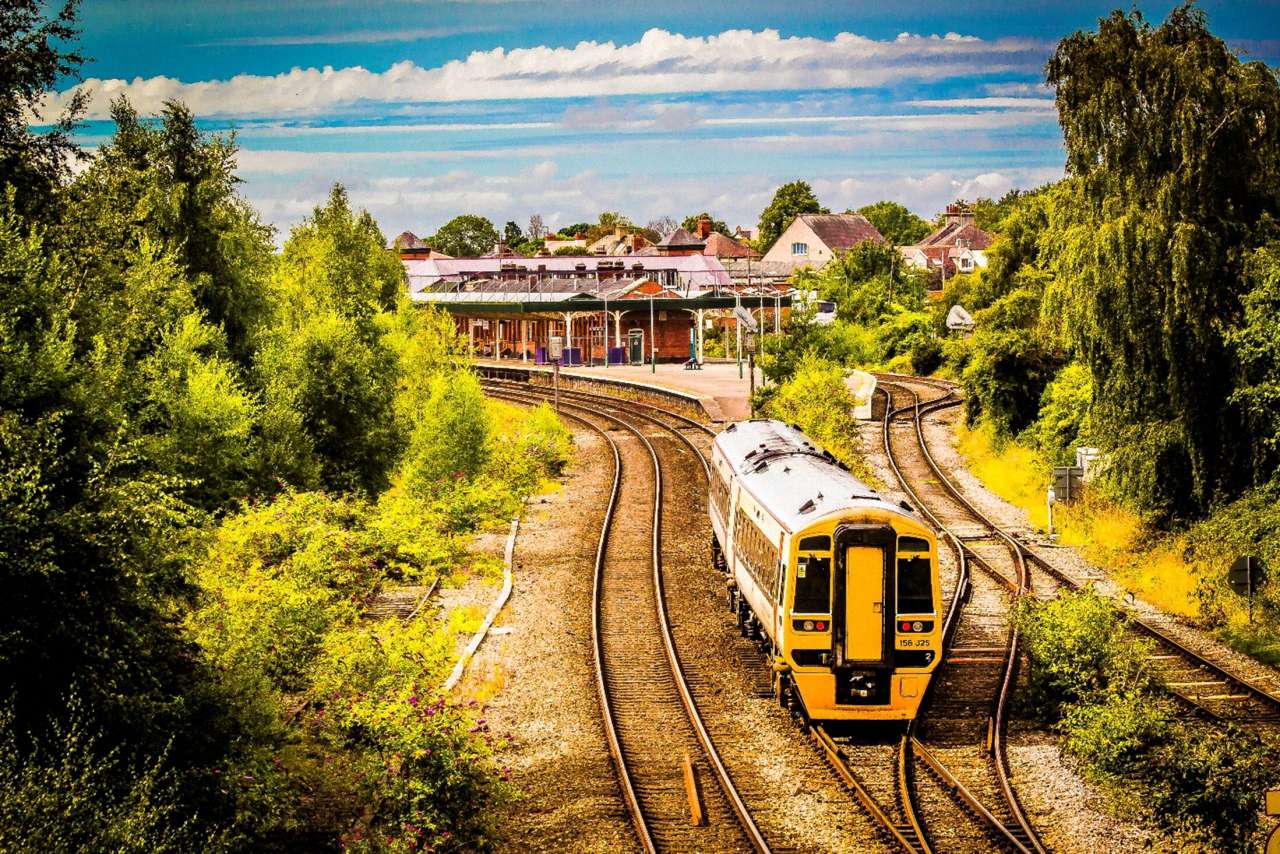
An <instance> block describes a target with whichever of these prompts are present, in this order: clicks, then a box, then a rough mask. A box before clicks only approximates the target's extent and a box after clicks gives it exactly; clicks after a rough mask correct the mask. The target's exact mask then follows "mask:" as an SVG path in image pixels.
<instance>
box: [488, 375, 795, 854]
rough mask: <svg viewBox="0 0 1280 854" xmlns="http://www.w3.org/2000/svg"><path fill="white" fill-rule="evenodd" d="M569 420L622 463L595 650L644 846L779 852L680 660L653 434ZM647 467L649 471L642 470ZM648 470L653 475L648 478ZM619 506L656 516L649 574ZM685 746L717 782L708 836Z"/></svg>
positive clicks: (608, 532)
mask: <svg viewBox="0 0 1280 854" xmlns="http://www.w3.org/2000/svg"><path fill="white" fill-rule="evenodd" d="M486 390H487V391H488V393H489V394H491V395H492V396H494V397H498V398H502V399H506V400H510V401H512V402H518V403H538V402H542V401H543V400H545V396H544V395H543V394H542V393H541V392H542V390H541V389H536V390H535V389H514V388H511V387H510V385H509V384H496V383H494V384H491V383H486ZM562 397H564V395H563V394H562ZM561 410H562V414H563V415H565V416H566V417H570V418H572V419H573V420H575V421H578V422H579V423H582V424H584V425H586V426H587V427H588V428H589V429H592V430H594V431H596V432H597V433H599V434H600V435H601V436H602V437H604V439H605V440H606V442H607V444H608V445H609V447H610V448H611V449H612V450H613V454H614V459H615V474H614V488H613V491H612V493H611V495H610V499H609V504H608V507H607V510H606V515H605V522H604V524H603V526H602V530H601V537H600V544H599V547H598V549H597V555H596V566H595V584H594V596H593V624H592V643H593V651H594V655H595V661H596V683H597V692H598V694H599V699H600V705H601V712H602V718H603V720H604V723H605V730H606V734H607V737H608V740H609V748H610V752H611V754H612V755H613V758H614V764H615V768H616V770H617V774H618V779H619V784H620V786H621V787H622V790H623V797H624V800H625V802H626V804H627V809H628V811H629V812H630V814H631V818H632V823H633V824H634V825H635V828H636V834H637V837H638V838H639V841H640V844H641V846H642V848H643V849H644V850H646V851H684V850H698V849H705V848H712V849H715V850H754V851H759V852H768V851H770V850H772V849H771V848H770V846H769V844H768V843H767V842H766V840H765V838H764V836H763V835H762V834H761V832H760V830H759V829H758V828H757V827H756V824H755V820H754V818H753V816H752V814H751V811H750V810H749V809H748V807H747V805H746V802H745V801H744V799H743V797H742V795H741V794H740V793H739V792H738V789H737V787H736V785H735V784H734V782H733V780H732V779H731V778H730V776H729V773H728V771H727V770H726V768H725V766H724V762H723V760H722V759H721V758H720V754H719V751H718V749H717V746H716V745H715V744H714V743H713V741H712V739H711V736H710V734H709V732H708V730H707V727H706V724H705V722H704V721H703V719H702V715H701V713H700V711H699V709H698V706H697V703H696V702H695V700H694V697H693V694H692V692H691V690H690V687H689V683H688V680H687V678H686V676H685V673H684V669H683V667H682V666H681V662H680V658H679V655H678V654H677V652H676V648H675V641H674V638H673V636H672V628H671V623H670V620H669V618H668V615H667V610H666V599H665V595H664V590H663V587H664V579H663V573H662V545H661V543H662V506H663V475H662V465H661V462H660V460H659V455H658V452H657V450H656V448H655V447H654V444H653V442H652V441H650V438H649V437H648V436H647V435H646V431H645V430H643V429H640V428H638V427H636V426H635V425H633V424H631V423H629V422H628V421H627V420H624V419H623V418H619V417H617V416H615V415H611V414H609V413H607V412H605V411H603V410H602V409H600V408H599V407H589V406H587V405H585V404H581V403H570V402H568V401H565V400H562V401H561ZM655 423H660V422H656V419H655ZM602 424H603V425H604V426H601V425H602ZM616 432H622V433H624V434H627V435H628V436H629V438H630V439H631V440H634V441H632V442H630V443H629V444H631V445H632V446H633V447H631V448H627V447H625V446H624V445H623V444H622V443H619V442H618V441H617V440H616V439H615V438H614V436H612V435H610V434H611V433H616ZM645 458H647V461H648V463H649V465H647V466H643V465H642V464H641V463H640V460H643V459H645ZM642 468H643V470H645V471H646V475H645V476H644V477H643V478H640V477H638V475H640V473H641V472H640V470H641V469H642ZM628 470H629V471H630V473H629V475H628V477H626V478H623V476H622V474H623V472H624V471H628ZM637 481H642V482H641V483H637ZM637 492H641V493H644V494H645V495H646V498H647V500H641V499H640V496H638V495H636V493H637ZM619 506H626V507H636V506H649V507H651V509H652V516H651V519H650V522H649V525H648V526H647V531H648V533H649V534H650V536H649V537H647V538H646V539H648V543H647V546H646V549H647V551H648V552H649V559H648V564H649V567H650V569H651V571H649V572H645V571H640V569H641V568H640V567H638V566H636V561H635V560H634V558H633V557H632V555H634V554H636V553H642V552H639V550H638V549H637V548H636V547H637V546H638V545H639V542H638V541H637V536H636V531H637V527H640V528H643V527H644V526H636V525H635V524H634V522H632V523H631V524H628V525H622V524H621V523H620V522H621V520H620V518H619V516H618V514H617V513H616V510H617V508H618V507H619ZM682 742H683V743H684V747H685V751H686V752H685V755H686V756H687V755H689V754H690V753H691V752H692V751H691V750H690V749H689V747H690V744H696V746H697V749H698V750H700V752H701V754H702V756H703V758H704V759H705V761H706V763H707V765H708V766H709V767H710V769H711V771H712V775H713V776H714V778H715V780H716V782H717V787H716V788H715V789H703V790H702V796H703V797H702V806H703V808H705V810H706V818H707V821H706V826H704V827H697V826H694V825H692V823H691V821H690V811H689V809H690V808H689V807H688V805H687V804H688V801H687V795H688V792H687V788H686V784H685V777H684V776H683V769H682V767H681V763H680V760H681V757H680V755H679V753H678V751H679V750H680V748H681V743H682Z"/></svg>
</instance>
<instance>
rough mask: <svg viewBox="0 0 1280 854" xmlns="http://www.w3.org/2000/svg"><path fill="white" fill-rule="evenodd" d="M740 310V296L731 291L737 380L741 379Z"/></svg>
mask: <svg viewBox="0 0 1280 854" xmlns="http://www.w3.org/2000/svg"><path fill="white" fill-rule="evenodd" d="M740 308H742V294H740V293H738V289H737V288H734V289H733V313H734V316H733V335H734V349H735V350H736V351H737V353H738V379H742V318H740V317H738V309H740Z"/></svg>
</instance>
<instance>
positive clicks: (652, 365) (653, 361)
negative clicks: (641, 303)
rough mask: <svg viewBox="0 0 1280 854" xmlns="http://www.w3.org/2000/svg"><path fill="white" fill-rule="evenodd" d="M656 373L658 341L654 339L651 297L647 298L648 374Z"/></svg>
mask: <svg viewBox="0 0 1280 854" xmlns="http://www.w3.org/2000/svg"><path fill="white" fill-rule="evenodd" d="M657 372H658V339H657V338H656V337H654V325H653V297H649V373H651V374H656V373H657Z"/></svg>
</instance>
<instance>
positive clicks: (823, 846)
mask: <svg viewBox="0 0 1280 854" xmlns="http://www.w3.org/2000/svg"><path fill="white" fill-rule="evenodd" d="M485 386H486V389H487V390H488V391H489V393H491V394H494V395H495V396H502V397H506V398H508V399H520V400H522V401H525V402H534V401H542V400H546V399H547V395H549V394H550V389H546V388H544V387H542V386H527V385H525V384H523V383H518V382H510V381H504V380H499V381H490V380H486V381H485ZM513 396H514V397H513ZM560 399H561V410H562V414H565V415H566V416H568V417H576V416H575V415H573V414H572V413H574V412H575V411H581V409H580V408H581V407H586V408H588V409H590V410H591V411H593V412H598V413H602V414H611V415H612V416H613V417H614V418H621V419H625V420H629V421H632V422H634V423H635V426H637V427H640V428H641V429H642V430H645V431H646V432H651V433H652V434H653V436H652V439H653V441H654V442H655V444H656V445H657V446H658V447H659V449H660V456H661V457H662V458H663V460H664V462H667V461H669V462H670V465H668V466H667V468H668V469H669V471H670V474H669V475H667V479H666V482H668V483H669V488H668V489H664V493H668V494H669V495H671V496H673V498H672V500H670V501H668V502H667V505H668V507H667V508H666V510H665V511H664V512H667V513H669V514H670V516H669V518H667V520H666V524H664V535H663V537H664V548H666V549H670V550H671V551H673V552H676V553H677V554H679V553H680V552H681V550H683V551H684V553H685V557H684V560H685V562H686V563H687V564H688V565H690V566H692V567H695V568H698V569H701V568H702V567H705V566H707V559H706V555H705V549H706V537H707V532H706V531H705V530H704V528H705V526H704V525H695V526H690V525H688V524H687V523H688V519H689V518H691V517H692V518H698V519H701V518H703V517H705V513H706V507H705V496H706V491H707V490H706V477H707V476H709V463H708V462H707V458H706V454H705V452H704V450H703V448H702V447H700V444H699V441H698V440H706V439H709V438H711V437H713V436H714V435H715V431H714V430H713V429H711V428H709V427H707V426H706V425H704V424H701V423H700V422H697V421H696V420H694V419H691V418H689V417H687V416H685V415H682V414H680V413H677V412H672V411H669V410H666V409H663V408H662V407H659V406H655V405H653V404H647V403H642V402H638V401H632V400H618V399H616V398H611V397H609V396H606V395H599V394H593V393H590V392H580V391H574V392H566V390H565V389H561V391H560ZM664 443H665V445H666V447H665V448H664V447H663V444H664ZM695 458H696V459H695ZM681 463H683V464H681ZM668 532H669V533H668ZM691 549H692V550H693V551H696V555H693V554H689V551H690V550H691ZM717 575H718V574H717ZM709 580H711V579H709V578H708V577H707V576H699V575H697V574H696V572H682V573H677V574H676V575H675V576H674V577H673V578H672V579H670V580H669V581H668V584H667V585H664V589H667V588H670V589H669V591H668V598H669V600H670V603H669V605H670V610H669V618H670V622H671V625H672V630H673V634H674V635H675V636H676V639H677V645H676V648H677V650H681V651H683V652H682V653H681V654H680V655H679V656H678V657H677V658H678V660H679V661H680V663H681V667H682V670H683V671H684V674H685V678H686V681H687V684H688V685H689V687H690V691H691V693H692V695H693V698H694V700H695V702H696V706H697V707H698V709H699V710H700V714H701V717H702V718H703V721H704V725H705V727H706V729H707V732H708V733H709V735H710V736H711V739H712V741H713V743H714V744H715V745H716V746H717V747H718V749H719V750H720V751H721V752H722V753H723V761H724V763H725V765H726V767H727V770H728V771H729V772H730V773H731V774H732V779H733V781H734V783H735V786H736V788H738V789H739V792H740V796H741V797H742V799H743V801H744V802H745V803H746V804H749V805H750V811H751V814H752V816H753V818H754V819H755V820H756V821H757V822H758V825H759V827H760V829H761V830H762V831H763V835H764V837H765V838H766V839H767V840H769V844H770V845H771V846H772V848H773V850H774V851H820V850H831V851H844V850H859V851H875V850H886V851H889V850H894V849H893V847H891V846H889V845H887V844H884V843H882V842H880V841H879V840H877V839H876V838H875V833H876V827H875V826H874V825H873V824H871V823H869V822H867V821H866V819H865V818H864V817H862V816H860V815H859V814H857V813H849V812H848V810H847V807H846V806H845V805H846V804H847V800H846V798H845V795H844V792H843V791H842V789H843V787H842V786H841V781H840V779H839V778H838V777H837V776H836V775H835V774H833V773H831V770H830V768H829V767H828V765H827V764H826V762H825V760H824V758H823V756H822V755H821V754H819V753H816V752H815V751H813V750H812V749H811V748H810V747H809V746H808V745H807V743H806V742H805V741H803V740H799V739H795V738H794V733H795V730H794V728H793V727H792V725H791V723H792V722H791V720H790V717H789V715H788V713H787V712H785V711H784V710H783V709H782V708H781V707H780V706H778V705H776V704H775V703H765V704H764V705H763V706H761V705H755V704H753V703H752V702H751V701H752V699H753V698H754V699H755V700H756V701H757V702H760V701H763V700H764V699H765V698H769V699H772V698H773V691H772V687H771V672H770V671H769V669H768V667H767V665H766V663H765V661H764V659H763V658H762V656H761V655H760V652H759V649H758V648H757V646H756V645H755V644H754V643H753V642H751V641H749V640H747V639H745V638H743V637H742V636H741V635H740V634H739V633H738V632H737V631H735V630H734V622H733V620H732V619H730V618H729V617H728V612H727V611H725V610H724V608H723V604H722V603H721V601H720V597H719V596H718V595H716V594H715V591H716V590H717V589H719V588H718V585H715V584H710V583H708V581H709ZM709 615H710V617H711V619H708V617H709ZM760 714H765V715H766V716H769V717H770V718H771V722H772V724H773V725H772V726H768V727H764V728H757V727H755V722H756V721H757V718H756V717H755V716H756V715H760ZM783 766H785V767H786V768H787V769H788V770H787V774H788V775H791V776H793V777H794V778H795V779H798V780H803V781H804V789H803V792H802V791H801V790H795V791H792V790H790V788H789V787H788V788H787V789H786V790H785V796H781V797H780V791H781V790H780V789H779V786H780V785H783V783H782V781H783V780H784V779H786V778H785V777H783V776H781V774H780V772H781V769H782V767H783ZM815 806H816V807H817V808H818V809H820V810H821V809H825V812H826V814H827V815H826V817H825V819H823V818H819V820H818V821H816V822H813V823H810V824H805V823H804V822H803V821H802V819H801V817H802V816H803V815H806V814H807V815H812V814H813V812H814V808H815ZM797 807H799V812H797ZM716 850H728V849H716Z"/></svg>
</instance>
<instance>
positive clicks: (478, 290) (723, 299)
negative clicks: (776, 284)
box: [401, 254, 790, 364]
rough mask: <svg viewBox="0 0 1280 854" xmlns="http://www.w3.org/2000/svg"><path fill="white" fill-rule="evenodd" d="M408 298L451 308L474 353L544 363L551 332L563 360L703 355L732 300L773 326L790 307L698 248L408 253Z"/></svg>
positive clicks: (663, 358)
mask: <svg viewBox="0 0 1280 854" xmlns="http://www.w3.org/2000/svg"><path fill="white" fill-rule="evenodd" d="M401 257H402V259H403V263H404V265H405V271H406V273H407V275H408V279H409V296H410V297H411V298H412V299H413V300H414V301H416V302H421V303H430V304H433V305H437V306H439V307H441V308H443V309H444V310H446V311H448V312H449V313H450V314H451V315H452V316H453V317H454V320H455V321H456V322H457V324H458V328H459V331H460V332H461V333H462V334H464V335H466V337H467V341H468V344H469V346H470V347H471V351H472V353H474V354H475V355H477V356H485V357H489V358H508V359H519V360H522V361H530V362H545V361H546V358H547V356H546V354H547V347H548V344H549V341H550V339H551V337H552V336H560V337H562V338H563V340H564V346H565V348H566V352H565V354H564V359H565V362H566V363H567V364H604V362H605V360H606V359H608V360H609V363H610V364H627V363H639V362H641V361H649V359H650V358H654V359H656V360H657V361H662V362H685V361H689V360H690V359H694V360H696V361H697V362H699V363H700V362H701V361H702V351H703V343H704V336H705V334H706V330H707V328H708V327H710V326H711V325H712V323H713V320H714V319H715V318H723V317H724V316H726V315H732V313H733V309H734V308H735V307H736V306H740V305H741V306H745V307H747V308H748V309H749V310H753V312H754V313H755V314H757V315H758V317H759V322H762V325H763V326H765V327H766V328H770V329H771V328H773V326H774V325H775V324H776V323H777V318H778V315H779V313H780V312H782V311H783V310H784V309H786V308H787V307H788V306H789V305H790V298H789V296H784V295H783V294H782V293H781V292H777V293H774V292H770V293H769V294H768V296H767V298H766V296H765V295H764V294H763V292H762V293H760V294H752V293H750V292H748V291H746V290H744V289H743V287H742V286H741V285H740V284H737V285H736V284H735V283H734V281H733V280H732V278H731V277H730V276H729V274H728V272H726V270H725V268H724V266H723V265H722V264H721V262H720V260H719V259H717V258H715V257H713V256H709V255H703V254H679V255H677V254H671V255H644V256H637V255H627V256H552V257H545V256H543V257H533V258H520V257H487V258H421V257H418V258H414V257H406V256H405V255H403V254H402V256H401Z"/></svg>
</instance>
